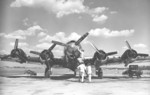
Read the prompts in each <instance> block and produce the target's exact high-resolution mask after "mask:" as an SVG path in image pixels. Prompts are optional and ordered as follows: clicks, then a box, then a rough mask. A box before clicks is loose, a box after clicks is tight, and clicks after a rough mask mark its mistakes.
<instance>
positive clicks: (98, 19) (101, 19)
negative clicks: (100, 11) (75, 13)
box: [93, 15, 108, 23]
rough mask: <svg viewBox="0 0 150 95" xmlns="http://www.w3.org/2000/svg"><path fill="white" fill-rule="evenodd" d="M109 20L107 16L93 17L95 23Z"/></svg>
mask: <svg viewBox="0 0 150 95" xmlns="http://www.w3.org/2000/svg"><path fill="white" fill-rule="evenodd" d="M107 19H108V17H107V16H106V15H101V16H97V15H96V16H93V21H94V22H101V23H102V22H105V21H106V20H107Z"/></svg>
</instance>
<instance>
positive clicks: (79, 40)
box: [75, 32, 89, 45]
mask: <svg viewBox="0 0 150 95" xmlns="http://www.w3.org/2000/svg"><path fill="white" fill-rule="evenodd" d="M88 35H89V33H88V32H87V33H85V34H84V35H83V36H81V37H80V38H79V39H78V41H76V43H75V45H79V44H80V43H81V42H82V41H83V40H84V39H85V38H86V37H87V36H88Z"/></svg>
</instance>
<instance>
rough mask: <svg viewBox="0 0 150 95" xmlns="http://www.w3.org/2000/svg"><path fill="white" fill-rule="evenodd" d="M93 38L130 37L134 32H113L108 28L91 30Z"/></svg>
mask: <svg viewBox="0 0 150 95" xmlns="http://www.w3.org/2000/svg"><path fill="white" fill-rule="evenodd" d="M89 33H90V35H91V36H104V37H119V36H130V35H132V34H133V33H134V30H133V29H131V30H121V31H117V30H116V31H111V30H109V29H107V28H102V29H100V28H96V29H91V30H90V32H89Z"/></svg>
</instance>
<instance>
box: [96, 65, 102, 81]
mask: <svg viewBox="0 0 150 95" xmlns="http://www.w3.org/2000/svg"><path fill="white" fill-rule="evenodd" d="M97 73H98V78H100V79H102V78H103V72H102V69H101V68H99V70H98V72H97Z"/></svg>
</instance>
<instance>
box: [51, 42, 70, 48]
mask: <svg viewBox="0 0 150 95" xmlns="http://www.w3.org/2000/svg"><path fill="white" fill-rule="evenodd" d="M52 43H54V44H57V45H61V46H65V47H67V46H68V45H67V44H64V43H62V42H58V41H52Z"/></svg>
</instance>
